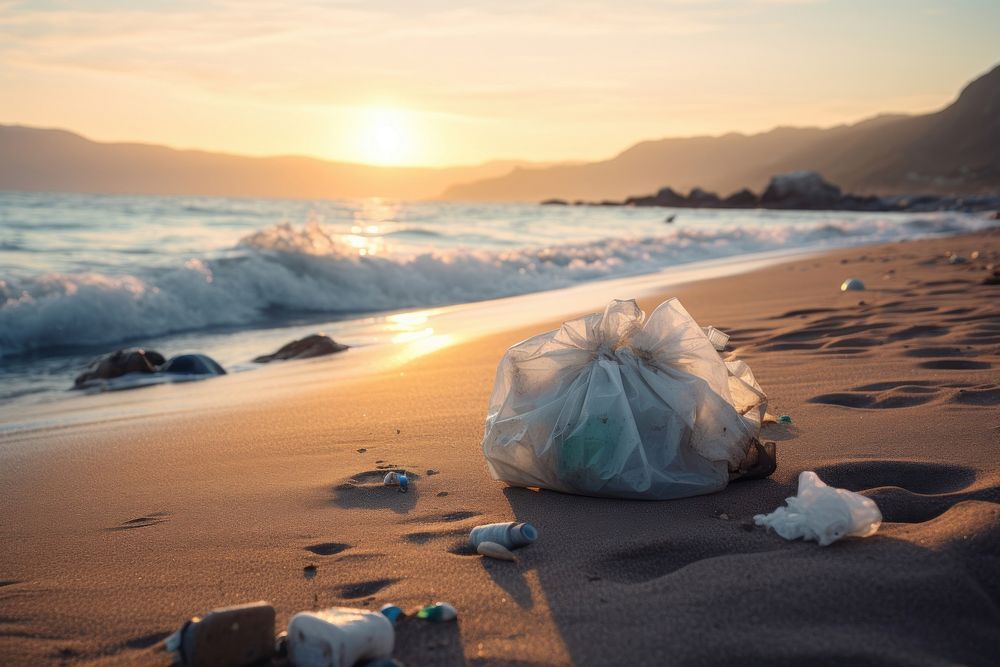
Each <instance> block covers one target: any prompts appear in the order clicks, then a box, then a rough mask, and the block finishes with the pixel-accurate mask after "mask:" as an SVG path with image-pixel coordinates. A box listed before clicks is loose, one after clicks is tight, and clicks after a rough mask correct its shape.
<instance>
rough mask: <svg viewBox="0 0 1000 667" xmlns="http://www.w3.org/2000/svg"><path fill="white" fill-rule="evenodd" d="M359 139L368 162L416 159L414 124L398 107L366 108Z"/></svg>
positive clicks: (382, 163)
mask: <svg viewBox="0 0 1000 667" xmlns="http://www.w3.org/2000/svg"><path fill="white" fill-rule="evenodd" d="M360 140H361V146H360V152H361V155H362V156H363V159H364V160H365V162H369V163H371V164H380V165H393V164H404V163H406V162H408V161H410V160H412V159H413V137H412V127H411V126H410V123H409V119H408V117H407V114H406V113H405V112H403V111H400V110H398V109H389V108H379V109H367V110H365V112H364V120H363V131H362V132H361V136H360Z"/></svg>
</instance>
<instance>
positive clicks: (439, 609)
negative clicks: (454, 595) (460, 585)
mask: <svg viewBox="0 0 1000 667" xmlns="http://www.w3.org/2000/svg"><path fill="white" fill-rule="evenodd" d="M417 618H422V619H424V620H426V621H432V622H435V623H444V622H446V621H454V620H455V619H456V618H458V611H456V610H455V608H454V607H453V606H451V605H450V604H448V603H447V602H435V603H434V604H432V605H429V606H427V607H424V608H423V609H421V610H420V611H418V612H417Z"/></svg>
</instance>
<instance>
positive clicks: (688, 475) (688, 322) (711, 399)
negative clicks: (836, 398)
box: [483, 299, 767, 499]
mask: <svg viewBox="0 0 1000 667" xmlns="http://www.w3.org/2000/svg"><path fill="white" fill-rule="evenodd" d="M644 320H645V314H644V313H643V312H642V310H641V309H640V308H639V306H638V304H636V302H635V301H634V300H630V301H612V302H611V303H610V304H609V305H608V307H607V308H606V309H605V311H604V312H603V313H595V314H593V315H590V316H588V317H584V318H582V319H579V320H573V321H570V322H566V323H565V324H563V325H562V327H560V328H559V329H557V330H555V331H550V332H547V333H544V334H540V335H538V336H535V337H533V338H529V339H528V340H526V341H523V342H521V343H518V344H517V345H515V346H513V347H511V348H510V349H509V350H507V353H506V354H505V355H504V357H503V359H502V360H501V362H500V367H499V368H498V369H497V377H496V384H495V386H494V388H493V395H492V397H491V398H490V405H489V412H488V414H487V418H486V433H485V436H484V437H483V452H484V453H485V455H486V461H487V465H488V467H489V470H490V474H491V475H492V477H493V478H494V479H497V480H502V481H505V482H507V483H509V484H512V485H514V486H538V487H544V488H548V489H555V490H557V491H565V492H567V493H579V494H584V495H594V496H609V497H618V498H645V499H667V498H682V497H685V496H693V495H698V494H702V493H710V492H713V491H718V490H720V489H722V488H724V487H725V486H726V483H727V481H728V478H729V471H730V470H731V469H736V467H737V466H738V465H739V463H740V461H741V460H743V458H744V456H745V455H746V453H747V450H748V448H749V447H750V446H751V443H752V442H753V440H754V438H755V437H756V436H757V434H758V433H759V431H760V423H761V419H762V418H763V415H764V411H765V408H766V405H767V403H766V398H765V396H764V393H763V391H761V388H760V386H759V385H758V384H757V381H756V380H755V379H754V377H753V373H751V372H750V369H749V368H748V367H747V365H746V364H744V363H743V362H739V361H736V362H724V361H723V360H722V358H721V357H720V356H719V353H718V352H717V351H716V349H715V347H714V346H713V341H712V340H710V339H709V334H711V333H712V332H713V331H714V332H715V333H714V334H713V339H714V341H715V343H716V344H720V343H721V344H722V345H724V344H725V336H724V334H722V333H721V332H718V331H717V330H711V329H710V330H708V333H706V330H703V329H702V328H701V327H699V326H698V324H697V323H696V322H695V321H694V320H693V319H692V318H691V316H690V315H689V314H688V313H687V311H686V310H684V307H683V306H682V305H681V304H680V302H679V301H678V300H677V299H670V300H669V301H666V302H664V303H663V304H661V305H660V306H659V307H658V308H657V309H656V310H655V311H654V312H653V313H652V315H650V316H649V319H648V320H645V322H644Z"/></svg>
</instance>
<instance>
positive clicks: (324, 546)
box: [305, 542, 352, 556]
mask: <svg viewBox="0 0 1000 667" xmlns="http://www.w3.org/2000/svg"><path fill="white" fill-rule="evenodd" d="M351 546H352V545H350V544H343V543H341V542H322V543H320V544H311V545H309V546H308V547H306V548H305V549H306V551H309V552H311V553H314V554H316V555H317V556H333V555H334V554H339V553H340V552H341V551H344V550H345V549H350V548H351Z"/></svg>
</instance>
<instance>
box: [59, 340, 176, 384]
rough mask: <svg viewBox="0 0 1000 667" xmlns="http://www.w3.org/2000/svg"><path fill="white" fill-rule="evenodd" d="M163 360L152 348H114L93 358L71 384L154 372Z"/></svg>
mask: <svg viewBox="0 0 1000 667" xmlns="http://www.w3.org/2000/svg"><path fill="white" fill-rule="evenodd" d="M164 361H165V359H164V358H163V355H162V354H160V353H159V352H156V351H154V350H143V349H141V348H134V349H125V350H116V351H115V352H112V353H111V354H108V355H106V356H103V357H98V358H97V359H95V360H94V361H93V362H92V363H91V364H90V366H89V367H88V368H87V370H86V371H84V372H83V373H81V374H80V375H78V376H76V380H74V381H73V386H74V388H80V387H82V386H84V385H85V384H87V383H88V382H92V381H94V380H110V379H112V378H116V377H121V376H122V375H127V374H128V373H155V372H156V371H157V370H159V368H158V367H159V366H161V365H162V364H163V363H164Z"/></svg>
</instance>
